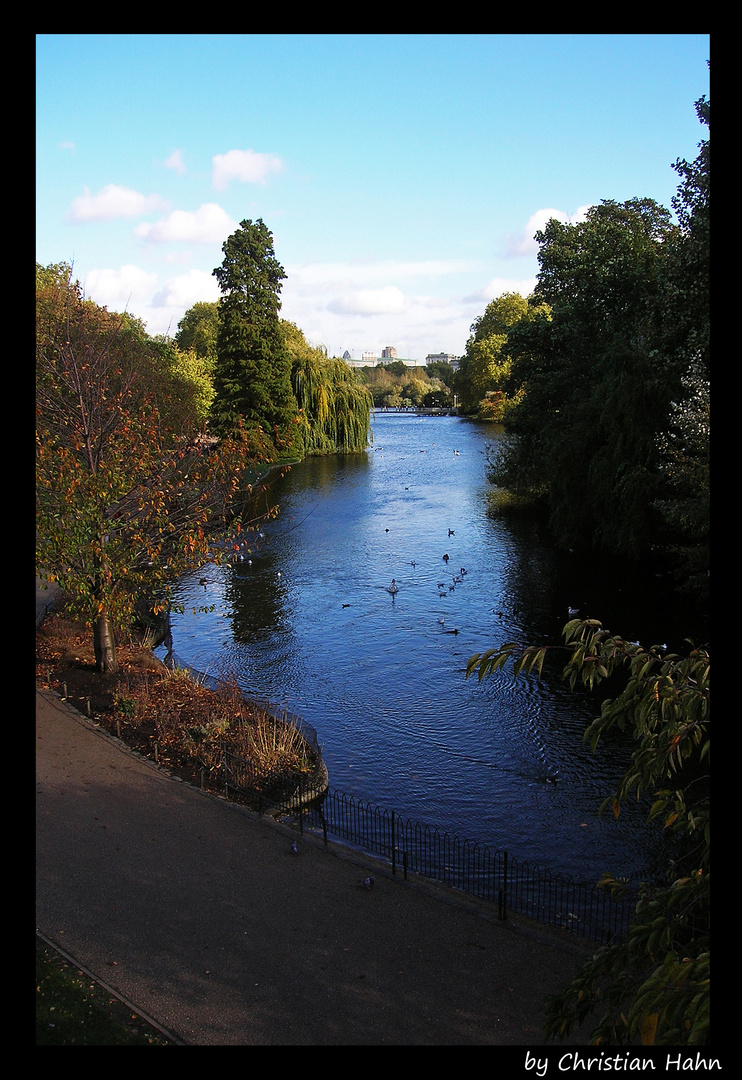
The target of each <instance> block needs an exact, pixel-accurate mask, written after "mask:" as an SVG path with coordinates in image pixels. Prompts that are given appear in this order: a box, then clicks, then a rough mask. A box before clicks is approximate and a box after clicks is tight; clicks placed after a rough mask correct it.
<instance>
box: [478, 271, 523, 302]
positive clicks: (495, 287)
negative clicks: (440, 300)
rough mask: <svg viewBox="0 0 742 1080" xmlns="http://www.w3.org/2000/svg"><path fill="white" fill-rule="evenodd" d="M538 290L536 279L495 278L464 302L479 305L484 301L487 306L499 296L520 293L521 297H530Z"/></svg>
mask: <svg viewBox="0 0 742 1080" xmlns="http://www.w3.org/2000/svg"><path fill="white" fill-rule="evenodd" d="M535 288H536V277H535V275H534V276H533V277H529V278H521V279H520V280H516V279H515V278H503V277H494V278H491V279H490V280H489V281H488V282H487V284H486V285H484V286H483V287H482V288H481V289H477V290H476V291H475V292H473V293H470V294H469V295H468V296H465V297H464V302H465V303H469V304H478V303H481V302H482V301H484V303H485V304H489V302H490V300H494V299H496V297H498V296H502V295H503V293H511V292H512V293H520V295H521V296H524V297H525V296H530V294H531V293H532V292H533V290H534V289H535Z"/></svg>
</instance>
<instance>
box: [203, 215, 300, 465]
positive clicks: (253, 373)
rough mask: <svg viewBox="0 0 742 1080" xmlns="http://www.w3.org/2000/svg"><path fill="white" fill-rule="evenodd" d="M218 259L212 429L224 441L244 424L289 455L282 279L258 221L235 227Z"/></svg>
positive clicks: (292, 411)
mask: <svg viewBox="0 0 742 1080" xmlns="http://www.w3.org/2000/svg"><path fill="white" fill-rule="evenodd" d="M222 251H223V253H224V259H223V260H222V264H221V266H218V267H217V268H216V269H215V270H214V275H215V277H216V279H217V281H218V282H219V287H220V289H221V292H222V296H221V299H220V300H219V328H218V332H217V341H216V366H215V371H214V390H215V397H214V403H213V406H212V413H211V415H212V421H213V423H214V427H215V429H216V431H217V433H220V434H225V433H228V432H230V431H232V430H234V429H235V428H236V427H237V426H238V425H239V424H240V423H244V424H247V426H248V427H252V428H259V429H261V430H262V431H263V432H265V433H266V434H267V435H268V436H269V437H271V438H272V440H273V442H274V445H275V446H276V449H277V450H280V451H288V452H291V450H292V449H293V448H294V445H295V443H296V441H297V438H298V436H297V432H296V427H295V425H296V423H297V412H298V407H297V404H296V399H295V397H294V394H293V391H292V389H291V357H290V355H289V352H288V350H287V348H286V342H285V338H284V335H283V331H282V329H281V321H280V318H279V311H280V308H281V302H280V299H279V293H280V289H281V281H282V280H283V279H284V278H285V277H286V275H285V273H284V271H283V267H282V266H281V265H280V263H279V262H278V261H277V260H276V258H275V255H274V252H273V237H272V235H271V233H270V232H269V230H268V229H267V228H266V226H265V224H264V223H263V222H262V221H261V220H260V219H259V220H258V221H256V222H252V221H248V220H246V221H242V222H241V223H240V227H239V229H238V230H237V231H236V232H234V233H232V235H231V236H230V237H228V238H227V240H225V242H224V244H223V245H222Z"/></svg>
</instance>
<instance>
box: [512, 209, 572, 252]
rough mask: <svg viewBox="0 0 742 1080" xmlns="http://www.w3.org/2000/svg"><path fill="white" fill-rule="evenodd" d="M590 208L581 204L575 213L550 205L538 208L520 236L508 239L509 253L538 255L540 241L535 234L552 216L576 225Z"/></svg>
mask: <svg viewBox="0 0 742 1080" xmlns="http://www.w3.org/2000/svg"><path fill="white" fill-rule="evenodd" d="M589 209H590V207H589V206H579V207H578V208H577V209H576V210H575V212H574V214H567V213H565V211H564V210H554V209H552V208H551V207H548V208H546V209H543V210H537V211H536V213H535V214H531V216H530V217H529V219H528V221H527V223H526V227H525V228H524V230H523V232H522V234H521V235H520V236H519V237H518V236H511V237H509V238H508V241H507V254H508V255H509V256H511V257H518V256H521V255H537V254H538V243H537V241H536V240H535V235H536V233H537V232H540V231H541V230H542V229H543V228H545V226H546V224H547V222H548V221H549V220H550V219H551V218H556V220H557V221H561V222H564V223H567V222H569V224H571V225H574V224H576V223H577V222H578V221H584V219H585V213H586V212H587V211H588V210H589Z"/></svg>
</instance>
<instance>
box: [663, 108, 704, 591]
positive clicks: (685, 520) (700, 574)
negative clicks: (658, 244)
mask: <svg viewBox="0 0 742 1080" xmlns="http://www.w3.org/2000/svg"><path fill="white" fill-rule="evenodd" d="M696 113H697V115H698V119H699V121H700V122H701V123H702V124H704V125H706V127H709V125H710V105H709V103H708V101H707V100H706V98H705V97H702V98H700V99H699V100H698V101H697V102H696ZM674 168H675V169H676V171H677V172H678V173H679V174H680V176H681V177H682V178H683V182H682V184H681V185H680V187H679V189H678V193H677V195H676V196H675V198H674V199H673V208H674V210H675V212H676V214H677V217H678V221H679V231H678V233H677V234H676V236H675V237H674V238H673V242H672V243H671V245H670V247H669V252H668V266H667V284H666V296H665V306H664V338H665V342H666V345H665V348H666V349H667V350H668V352H669V353H670V354H671V355H673V356H674V357H675V360H676V364H677V366H678V367H679V368H681V369H682V370H683V372H684V374H683V377H682V379H681V383H680V388H679V392H678V393H677V394H676V395H675V396H674V399H673V402H672V406H671V411H670V417H669V421H670V422H669V424H668V426H667V428H666V430H664V431H663V432H661V433H660V436H659V438H658V448H659V453H660V492H659V494H658V498H657V504H656V505H657V507H658V510H659V512H660V516H661V519H662V523H663V527H664V532H665V536H666V538H665V540H664V546H665V548H666V550H667V551H668V552H669V553H670V555H671V556H672V559H673V561H674V563H675V572H676V577H677V579H678V582H679V584H680V587H681V588H682V589H684V590H685V591H690V592H693V593H694V594H696V596H698V597H700V598H702V599H703V600H707V599H708V595H709V566H710V547H709V527H710V486H711V485H710V439H711V423H710V391H711V325H710V323H711V318H710V262H711V257H710V247H711V239H710V201H711V195H710V192H711V162H710V141H709V139H704V140H702V141H701V142H700V143H699V153H698V156H697V157H696V159H695V161H694V162H692V163H690V164H689V163H688V162H686V161H677V162H676V163H675V165H674Z"/></svg>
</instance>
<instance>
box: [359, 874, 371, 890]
mask: <svg viewBox="0 0 742 1080" xmlns="http://www.w3.org/2000/svg"><path fill="white" fill-rule="evenodd" d="M374 881H375V878H372V877H365V878H364V879H363V881H359V882H358V884H359V885H360V887H361V888H362V889H369V890H370V889H373V887H374Z"/></svg>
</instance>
